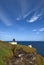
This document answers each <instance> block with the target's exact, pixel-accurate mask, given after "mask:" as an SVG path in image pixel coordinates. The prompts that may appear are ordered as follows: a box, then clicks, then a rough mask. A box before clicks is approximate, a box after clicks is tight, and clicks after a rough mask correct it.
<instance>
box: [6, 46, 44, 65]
mask: <svg viewBox="0 0 44 65" xmlns="http://www.w3.org/2000/svg"><path fill="white" fill-rule="evenodd" d="M27 49H28V50H27ZM27 51H28V52H27ZM12 52H13V56H12V57H11V58H7V60H6V65H44V63H43V62H44V60H43V58H42V57H41V56H38V55H37V53H36V52H35V49H33V48H29V47H26V46H20V45H18V46H14V48H13V49H12ZM40 57H41V58H42V60H41V58H40ZM41 61H42V62H41Z"/></svg>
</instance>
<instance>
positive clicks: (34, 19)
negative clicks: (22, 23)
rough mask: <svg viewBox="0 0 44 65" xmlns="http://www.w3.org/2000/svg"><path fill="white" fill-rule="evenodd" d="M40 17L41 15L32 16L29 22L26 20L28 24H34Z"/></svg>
mask: <svg viewBox="0 0 44 65" xmlns="http://www.w3.org/2000/svg"><path fill="white" fill-rule="evenodd" d="M41 15H42V14H38V15H33V16H32V17H31V19H30V20H27V22H30V23H32V22H35V21H36V20H38V19H39V18H40V16H41Z"/></svg>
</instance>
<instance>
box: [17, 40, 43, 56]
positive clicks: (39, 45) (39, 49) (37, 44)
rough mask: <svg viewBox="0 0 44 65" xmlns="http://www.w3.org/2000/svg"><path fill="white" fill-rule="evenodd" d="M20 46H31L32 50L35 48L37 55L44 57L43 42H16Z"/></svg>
mask: <svg viewBox="0 0 44 65" xmlns="http://www.w3.org/2000/svg"><path fill="white" fill-rule="evenodd" d="M17 43H18V44H21V45H26V46H28V45H32V47H33V48H36V50H37V54H40V55H42V56H43V57H44V41H17Z"/></svg>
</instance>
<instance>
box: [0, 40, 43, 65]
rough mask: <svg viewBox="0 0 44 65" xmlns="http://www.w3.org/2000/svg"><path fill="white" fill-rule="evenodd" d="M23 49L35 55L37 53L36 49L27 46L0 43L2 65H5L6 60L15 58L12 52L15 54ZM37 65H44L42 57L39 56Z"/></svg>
mask: <svg viewBox="0 0 44 65" xmlns="http://www.w3.org/2000/svg"><path fill="white" fill-rule="evenodd" d="M20 48H22V49H23V50H24V51H25V52H27V53H33V52H36V49H35V48H29V47H27V46H22V45H18V44H17V45H11V44H9V43H7V42H2V41H0V65H5V61H4V60H5V58H6V57H8V58H11V57H12V56H13V53H12V50H13V51H14V54H15V52H16V50H17V49H20ZM36 62H37V65H44V59H43V57H42V56H40V55H37V61H36Z"/></svg>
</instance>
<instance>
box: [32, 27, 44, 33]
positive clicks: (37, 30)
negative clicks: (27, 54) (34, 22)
mask: <svg viewBox="0 0 44 65" xmlns="http://www.w3.org/2000/svg"><path fill="white" fill-rule="evenodd" d="M32 31H33V32H35V33H36V34H39V33H41V32H44V27H43V28H40V29H33V30H32Z"/></svg>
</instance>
